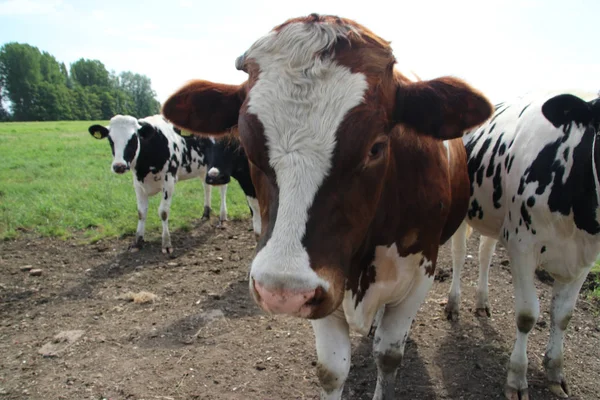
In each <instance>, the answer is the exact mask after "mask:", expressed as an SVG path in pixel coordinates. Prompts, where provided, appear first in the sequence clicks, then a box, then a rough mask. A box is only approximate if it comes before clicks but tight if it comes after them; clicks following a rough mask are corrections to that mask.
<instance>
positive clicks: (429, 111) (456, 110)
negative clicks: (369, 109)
mask: <svg viewBox="0 0 600 400" xmlns="http://www.w3.org/2000/svg"><path fill="white" fill-rule="evenodd" d="M492 112H493V107H492V105H491V103H490V102H489V100H488V99H487V98H486V97H485V96H484V95H483V94H481V93H480V92H478V91H477V90H475V89H473V88H472V87H470V86H469V85H468V84H467V83H465V82H464V81H462V80H460V79H457V78H452V77H443V78H438V79H433V80H429V81H419V82H414V83H408V84H407V83H406V82H402V83H399V85H398V86H397V88H396V105H395V108H394V123H402V124H405V125H408V126H410V127H412V128H413V129H415V131H416V132H417V133H420V134H425V135H429V136H433V137H435V138H438V139H443V140H446V139H454V138H458V137H461V136H462V135H463V134H464V132H465V131H466V130H468V129H471V128H474V127H476V126H478V125H480V124H482V123H483V122H485V121H486V120H487V119H488V118H489V117H490V116H491V115H492Z"/></svg>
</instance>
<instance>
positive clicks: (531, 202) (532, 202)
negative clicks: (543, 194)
mask: <svg viewBox="0 0 600 400" xmlns="http://www.w3.org/2000/svg"><path fill="white" fill-rule="evenodd" d="M534 205H535V197H533V196H529V198H528V199H527V207H529V208H531V207H533V206H534Z"/></svg>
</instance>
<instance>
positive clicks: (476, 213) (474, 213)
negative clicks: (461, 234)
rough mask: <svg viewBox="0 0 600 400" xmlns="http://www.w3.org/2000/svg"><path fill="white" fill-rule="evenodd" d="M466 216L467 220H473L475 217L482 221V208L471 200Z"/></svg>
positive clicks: (475, 201)
mask: <svg viewBox="0 0 600 400" xmlns="http://www.w3.org/2000/svg"><path fill="white" fill-rule="evenodd" d="M467 215H468V216H469V219H473V218H475V217H479V219H483V208H482V207H481V206H480V205H479V202H478V201H477V199H473V201H471V208H469V211H468V214H467Z"/></svg>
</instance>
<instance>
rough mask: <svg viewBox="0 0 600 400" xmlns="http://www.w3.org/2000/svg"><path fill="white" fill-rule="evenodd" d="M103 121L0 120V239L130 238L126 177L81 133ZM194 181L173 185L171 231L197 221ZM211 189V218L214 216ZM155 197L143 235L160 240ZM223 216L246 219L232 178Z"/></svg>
mask: <svg viewBox="0 0 600 400" xmlns="http://www.w3.org/2000/svg"><path fill="white" fill-rule="evenodd" d="M94 123H101V124H105V125H106V124H107V123H108V122H107V121H64V122H23V123H19V122H15V123H0V239H11V238H16V237H19V236H20V235H21V234H22V233H32V234H36V235H41V236H47V237H60V238H70V237H79V238H85V239H87V240H90V241H94V240H97V239H100V238H106V237H116V236H123V235H131V234H134V233H135V229H136V226H137V205H136V199H135V193H134V190H133V183H132V176H131V173H130V172H129V173H127V174H125V175H122V176H118V175H116V174H114V173H112V172H111V171H110V165H111V161H112V155H111V151H110V146H109V144H108V141H107V140H95V139H94V138H92V137H91V136H90V134H89V133H88V131H87V128H88V127H89V126H90V125H92V124H94ZM203 192H204V189H203V187H202V182H201V180H200V179H192V180H187V181H181V182H179V183H177V185H176V187H175V195H174V198H173V203H172V206H171V217H170V224H169V227H170V229H171V231H175V230H177V229H189V228H190V227H191V224H192V223H193V222H194V221H195V220H197V219H199V218H200V217H201V216H202V211H203V202H204V194H203ZM219 198H220V194H219V190H218V189H217V188H213V195H212V208H213V215H218V211H219ZM159 203H160V196H159V195H156V196H154V197H151V198H150V205H149V209H148V219H147V222H146V236H147V237H157V236H160V232H161V228H160V219H159V217H158V205H159ZM227 208H228V211H229V218H230V219H233V218H241V217H246V216H249V215H250V212H249V210H248V206H247V203H246V198H245V196H244V193H243V192H242V190H241V188H240V186H239V185H238V183H237V182H236V181H232V183H231V184H230V186H229V188H228V191H227Z"/></svg>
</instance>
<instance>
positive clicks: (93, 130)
mask: <svg viewBox="0 0 600 400" xmlns="http://www.w3.org/2000/svg"><path fill="white" fill-rule="evenodd" d="M88 132H90V135H92V136H93V137H94V138H96V139H104V138H105V137H107V136H108V129H107V128H106V127H105V126H102V125H92V126H90V127H89V128H88Z"/></svg>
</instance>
